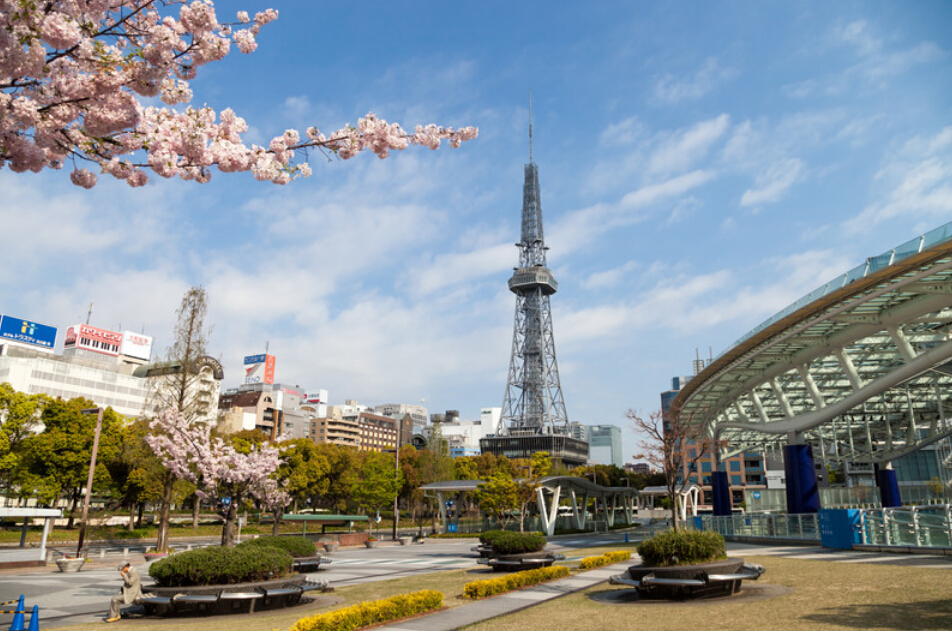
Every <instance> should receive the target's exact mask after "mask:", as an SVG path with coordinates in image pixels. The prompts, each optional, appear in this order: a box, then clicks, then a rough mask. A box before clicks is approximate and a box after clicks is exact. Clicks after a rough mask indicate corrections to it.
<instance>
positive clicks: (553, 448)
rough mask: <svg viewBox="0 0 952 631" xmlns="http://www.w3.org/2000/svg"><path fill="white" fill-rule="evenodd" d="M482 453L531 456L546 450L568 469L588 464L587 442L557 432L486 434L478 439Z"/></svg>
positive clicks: (510, 456)
mask: <svg viewBox="0 0 952 631" xmlns="http://www.w3.org/2000/svg"><path fill="white" fill-rule="evenodd" d="M479 449H480V451H482V453H484V454H487V453H489V454H493V455H494V456H505V457H507V458H510V459H512V458H531V457H532V454H534V453H536V452H539V451H546V452H548V453H549V456H551V457H552V460H553V461H554V460H559V461H561V462H562V464H564V465H565V466H566V467H568V468H569V469H572V468H574V467H581V466H582V465H585V464H588V443H587V442H585V441H584V440H578V439H575V438H572V437H571V436H562V435H559V434H524V435H522V436H519V435H515V436H512V435H510V436H487V437H486V438H481V439H480V440H479Z"/></svg>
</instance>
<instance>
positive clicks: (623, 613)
mask: <svg viewBox="0 0 952 631" xmlns="http://www.w3.org/2000/svg"><path fill="white" fill-rule="evenodd" d="M748 560H749V561H752V562H754V563H760V564H761V565H763V566H764V567H766V568H767V572H766V574H764V576H763V577H762V578H761V579H760V582H762V583H768V584H771V585H781V586H785V587H788V588H790V589H792V592H790V593H788V594H786V595H783V596H779V597H777V598H772V599H765V600H759V601H752V602H740V601H737V602H731V600H729V599H728V600H713V601H706V602H694V603H685V604H678V603H672V604H668V603H663V604H662V603H654V602H648V603H645V602H640V603H639V602H635V603H629V604H607V603H604V602H599V601H598V600H597V598H598V596H599V595H600V594H601V595H604V593H605V592H608V591H611V590H615V589H618V588H616V587H614V586H611V585H599V586H597V587H594V588H592V589H590V590H587V591H585V592H581V593H577V594H572V595H570V596H567V597H565V598H561V599H559V600H556V601H552V602H549V603H546V604H543V605H541V606H539V607H532V608H530V609H527V610H524V611H521V612H519V613H516V614H512V615H510V616H506V617H503V618H497V619H495V620H491V621H487V622H483V623H480V624H477V625H474V626H471V627H468V628H467V631H490V630H492V631H526V630H528V629H540V630H542V629H548V628H549V627H550V626H551V623H552V621H553V620H558V628H559V631H576V630H577V631H587V630H589V629H595V628H598V629H605V630H619V631H622V630H625V629H633V628H638V629H650V630H651V631H685V630H694V629H704V630H705V631H716V630H719V629H723V630H725V631H774V630H776V631H816V630H822V631H833V630H846V629H849V630H854V631H855V630H856V629H873V630H887V629H894V630H896V631H912V630H925V629H930V630H938V629H952V571H950V570H942V569H921V568H915V567H898V566H893V565H882V564H854V563H849V564H847V563H835V562H830V561H801V560H795V559H784V558H778V557H750V558H748ZM594 620H597V621H598V623H597V625H594V624H593V621H594Z"/></svg>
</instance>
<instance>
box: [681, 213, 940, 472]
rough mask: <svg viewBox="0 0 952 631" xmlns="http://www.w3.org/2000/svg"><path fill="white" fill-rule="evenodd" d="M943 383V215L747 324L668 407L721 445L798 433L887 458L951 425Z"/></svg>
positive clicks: (868, 457) (770, 442) (821, 445)
mask: <svg viewBox="0 0 952 631" xmlns="http://www.w3.org/2000/svg"><path fill="white" fill-rule="evenodd" d="M950 386H952V224H946V225H945V226H942V227H940V228H938V229H936V230H933V231H932V232H930V233H927V234H926V235H923V236H921V237H919V238H918V239H915V240H913V241H910V242H908V243H906V244H903V245H902V246H899V247H898V248H896V249H894V250H891V251H890V252H886V253H884V254H882V255H879V256H877V257H871V258H870V259H867V261H866V263H865V265H864V266H861V267H860V268H857V270H852V271H851V272H848V273H847V274H844V275H843V276H842V277H840V278H839V279H837V281H834V282H831V283H827V285H825V286H824V287H821V288H820V289H818V290H817V291H815V292H813V293H811V294H810V295H809V296H806V297H804V299H801V300H800V301H798V302H797V303H795V304H794V305H792V306H791V307H789V308H788V309H786V310H784V311H783V312H781V313H780V314H778V316H774V317H773V318H771V319H770V320H768V321H767V322H765V323H764V324H762V325H760V326H759V327H757V328H756V329H755V330H754V331H753V332H751V333H750V334H748V335H747V336H746V337H745V338H742V339H741V340H740V341H739V342H737V343H736V344H735V345H734V346H733V347H732V348H730V349H729V350H728V351H726V352H725V353H723V354H722V355H721V356H720V357H718V358H717V359H716V360H715V361H714V362H712V363H711V364H710V365H708V366H707V367H706V368H705V369H704V370H703V371H702V372H701V373H700V374H699V375H698V376H696V377H695V378H694V379H693V380H691V381H690V382H688V384H687V386H686V387H685V388H684V389H683V390H682V391H681V392H680V393H679V394H678V396H677V398H676V399H675V401H674V404H673V410H674V413H676V414H678V415H679V418H681V419H682V421H686V422H688V423H692V424H697V425H699V426H700V427H701V429H702V431H703V433H704V434H705V435H707V436H709V437H712V438H716V439H722V440H725V441H726V442H727V445H728V447H727V449H726V453H725V454H724V455H730V454H734V453H740V452H744V451H754V450H756V451H768V452H770V451H773V450H775V449H778V448H780V447H781V446H782V444H785V443H788V442H789V443H799V442H805V443H808V444H812V445H813V446H814V448H815V451H817V453H818V456H819V457H821V458H822V459H824V460H826V461H828V462H844V461H851V462H872V463H888V462H890V461H892V460H894V459H896V458H898V457H900V456H903V455H905V454H908V453H910V452H912V451H915V450H917V449H919V448H921V447H923V446H925V445H928V444H931V443H935V442H937V441H940V440H941V439H943V438H945V437H948V436H952V421H950V419H949V415H950V413H949V412H948V410H952V388H950ZM945 457H946V465H947V466H952V456H950V455H949V454H945ZM950 470H952V469H950ZM944 477H946V478H947V479H948V478H949V477H950V476H949V475H948V474H947V475H945V476H944ZM943 481H946V480H943Z"/></svg>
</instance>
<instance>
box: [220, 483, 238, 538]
mask: <svg viewBox="0 0 952 631" xmlns="http://www.w3.org/2000/svg"><path fill="white" fill-rule="evenodd" d="M240 499H241V498H239V497H236V496H235V495H232V497H231V503H230V504H229V505H228V510H227V511H226V512H225V523H224V524H223V525H222V527H221V544H222V545H223V546H225V547H226V548H234V547H235V522H236V521H237V517H238V503H239V501H240Z"/></svg>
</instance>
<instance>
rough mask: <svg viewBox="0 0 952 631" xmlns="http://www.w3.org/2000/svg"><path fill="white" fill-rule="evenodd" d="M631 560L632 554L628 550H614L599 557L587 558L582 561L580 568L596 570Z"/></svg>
mask: <svg viewBox="0 0 952 631" xmlns="http://www.w3.org/2000/svg"><path fill="white" fill-rule="evenodd" d="M630 558H631V552H629V551H628V550H614V551H612V552H606V553H605V554H601V555H599V556H597V557H585V558H584V559H582V563H581V564H580V565H579V567H580V568H581V569H583V570H594V569H595V568H597V567H602V566H603V565H611V564H612V563H618V562H619V561H624V560H625V559H630Z"/></svg>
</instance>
